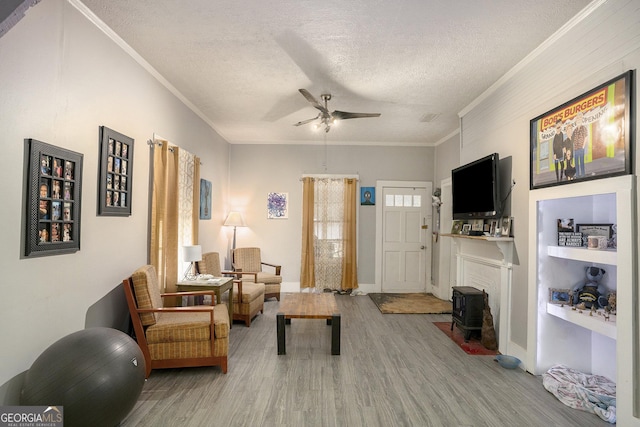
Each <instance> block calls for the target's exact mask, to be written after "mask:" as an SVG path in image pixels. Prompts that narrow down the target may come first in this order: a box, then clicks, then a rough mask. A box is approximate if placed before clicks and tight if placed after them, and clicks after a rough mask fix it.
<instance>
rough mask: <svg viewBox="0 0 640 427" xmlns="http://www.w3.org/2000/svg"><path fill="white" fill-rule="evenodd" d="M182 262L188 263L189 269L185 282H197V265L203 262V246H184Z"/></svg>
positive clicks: (185, 274) (185, 275)
mask: <svg viewBox="0 0 640 427" xmlns="http://www.w3.org/2000/svg"><path fill="white" fill-rule="evenodd" d="M182 260H183V261H184V262H188V263H190V264H189V268H187V270H186V271H185V272H184V280H195V278H196V265H195V263H196V262H198V261H202V246H200V245H193V246H183V247H182Z"/></svg>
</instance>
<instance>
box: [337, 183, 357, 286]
mask: <svg viewBox="0 0 640 427" xmlns="http://www.w3.org/2000/svg"><path fill="white" fill-rule="evenodd" d="M357 191H358V181H357V180H355V179H350V178H345V180H344V213H343V221H344V222H343V226H342V227H343V228H342V245H343V256H342V284H341V286H342V289H345V290H346V289H355V288H357V287H358V263H357V259H358V256H357V251H356V241H357V239H356V230H357V227H356V209H357V207H356V194H357Z"/></svg>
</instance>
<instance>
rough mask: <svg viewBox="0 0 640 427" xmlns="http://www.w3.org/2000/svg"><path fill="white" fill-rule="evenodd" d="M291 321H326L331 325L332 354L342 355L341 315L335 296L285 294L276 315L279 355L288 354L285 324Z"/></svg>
mask: <svg viewBox="0 0 640 427" xmlns="http://www.w3.org/2000/svg"><path fill="white" fill-rule="evenodd" d="M291 319H326V320H327V325H331V354H332V355H336V356H337V355H340V313H338V306H337V305H336V298H335V297H334V296H333V294H330V293H326V294H312V293H293V294H283V295H282V301H280V310H279V311H278V314H277V315H276V326H277V333H278V355H282V354H286V353H287V347H286V339H285V338H286V337H285V323H287V324H289V323H291Z"/></svg>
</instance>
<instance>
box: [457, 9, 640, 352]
mask: <svg viewBox="0 0 640 427" xmlns="http://www.w3.org/2000/svg"><path fill="white" fill-rule="evenodd" d="M595 4H597V3H594V5H595ZM572 24H575V25H572V26H566V28H565V29H564V31H563V32H562V33H559V34H558V35H557V36H556V37H553V38H552V40H549V41H548V42H547V43H546V45H543V48H540V49H538V51H536V52H534V54H532V55H530V56H529V57H528V58H527V59H526V60H525V61H523V62H522V63H521V64H520V65H519V66H518V67H516V68H515V69H514V70H512V71H511V72H510V73H508V74H507V76H506V77H505V78H503V80H502V81H501V82H500V84H499V85H495V87H494V88H493V89H491V90H490V91H488V93H486V94H485V96H481V97H480V99H478V100H477V102H475V103H473V104H472V105H471V106H469V107H468V108H467V109H465V110H464V111H463V112H462V113H461V117H462V128H461V132H462V133H461V139H462V149H461V163H467V162H469V161H472V160H475V159H477V158H479V157H482V156H483V155H486V154H489V153H492V152H498V153H499V154H500V157H501V158H504V157H507V156H512V162H513V163H512V176H513V179H514V180H515V181H516V186H515V187H514V189H513V193H512V196H511V198H512V200H511V202H512V203H511V212H512V215H511V216H513V217H514V218H515V231H514V234H515V247H516V253H517V256H518V258H519V264H518V265H516V266H514V269H513V289H512V293H511V296H512V300H511V304H512V316H511V318H512V324H511V340H512V341H513V342H514V343H515V344H517V345H519V346H521V347H522V348H526V343H527V311H528V304H529V301H528V299H527V286H529V284H528V283H527V269H528V265H527V258H528V251H529V249H530V242H529V241H528V236H527V230H528V227H529V224H528V210H529V206H528V193H529V170H530V158H529V121H530V120H531V119H532V118H534V117H537V116H538V115H540V114H542V113H544V112H546V111H548V110H550V109H552V108H554V107H557V106H559V105H561V104H562V103H564V102H566V101H569V100H570V99H572V98H574V97H576V96H578V95H580V94H582V93H584V92H586V91H588V90H589V89H592V88H593V87H595V86H597V85H599V84H601V83H604V82H605V81H607V80H609V79H611V78H613V77H615V76H617V75H619V74H622V73H623V72H625V71H627V70H629V69H636V68H637V67H638V66H639V65H640V9H639V8H638V2H637V1H630V0H609V1H608V2H604V3H603V4H602V5H601V6H600V7H598V8H597V9H595V10H594V11H593V12H592V13H591V14H589V15H587V16H585V17H584V19H583V20H582V21H580V22H574V23H572ZM635 121H636V122H637V117H636V118H635ZM634 137H635V135H634ZM531 285H532V286H533V285H535V284H531Z"/></svg>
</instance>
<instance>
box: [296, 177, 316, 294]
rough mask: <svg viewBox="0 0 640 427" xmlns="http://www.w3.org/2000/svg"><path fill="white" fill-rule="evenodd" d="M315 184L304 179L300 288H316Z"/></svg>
mask: <svg viewBox="0 0 640 427" xmlns="http://www.w3.org/2000/svg"><path fill="white" fill-rule="evenodd" d="M313 192H314V182H313V178H311V177H305V178H303V179H302V261H301V264H302V265H301V267H300V288H302V289H305V288H313V287H315V286H316V275H315V262H314V257H315V251H314V233H313V230H314V224H313V211H314V197H313Z"/></svg>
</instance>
